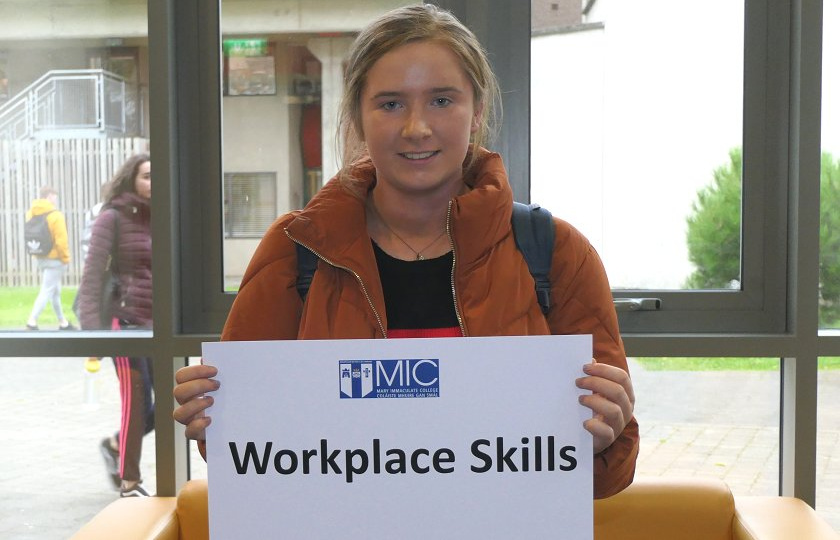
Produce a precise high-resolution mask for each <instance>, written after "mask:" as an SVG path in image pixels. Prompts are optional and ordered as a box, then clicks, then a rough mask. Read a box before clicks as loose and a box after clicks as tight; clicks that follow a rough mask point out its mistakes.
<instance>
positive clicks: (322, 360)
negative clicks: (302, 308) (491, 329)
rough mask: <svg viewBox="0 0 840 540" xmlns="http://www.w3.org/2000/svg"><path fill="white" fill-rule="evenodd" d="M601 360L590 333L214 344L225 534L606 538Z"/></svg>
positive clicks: (218, 480)
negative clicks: (597, 507) (595, 412)
mask: <svg viewBox="0 0 840 540" xmlns="http://www.w3.org/2000/svg"><path fill="white" fill-rule="evenodd" d="M591 347H592V345H591V338H590V336H532V337H494V338H466V339H451V338H443V339H400V340H341V341H284V342H226V343H206V344H204V362H205V363H207V364H211V365H215V366H217V367H218V368H219V376H218V379H219V381H220V382H221V388H220V389H219V390H218V391H217V392H216V393H215V403H214V405H213V407H212V408H211V409H210V410H209V414H210V415H211V416H212V418H213V422H212V424H211V425H210V427H209V428H208V432H207V444H208V446H207V449H208V478H209V486H210V532H211V536H213V537H214V538H226V537H228V536H229V535H230V536H234V535H237V536H242V535H243V534H244V535H245V536H254V537H258V536H260V535H268V536H279V535H288V537H294V538H316V537H327V536H328V535H342V536H343V537H345V538H362V537H369V536H371V535H373V534H390V535H393V534H394V533H395V531H399V536H400V537H401V538H421V537H423V538H425V537H427V536H428V535H429V534H432V533H439V534H441V535H443V537H444V538H447V537H455V536H458V535H459V534H462V535H466V534H469V535H470V537H475V535H477V534H481V533H482V532H483V533H484V534H486V535H488V536H487V537H501V536H503V535H504V534H510V535H513V536H516V537H536V536H537V535H539V536H544V535H547V534H562V535H563V537H566V538H584V539H585V538H591V535H592V441H591V436H590V435H589V434H588V433H587V432H586V431H585V430H584V429H583V426H582V424H583V421H584V420H585V419H586V418H588V417H589V416H590V415H591V411H589V409H586V408H584V407H583V406H581V405H580V404H579V403H578V396H579V395H580V393H581V392H582V391H581V390H579V389H577V388H576V387H575V384H574V383H575V379H576V378H578V377H580V376H582V371H581V367H582V366H583V364H585V363H587V362H589V361H590V359H591V355H592V353H591ZM410 516H413V517H410ZM421 522H422V526H420V525H419V523H421ZM570 531H575V533H574V534H572V535H570V534H569V533H570ZM284 537H285V536H284Z"/></svg>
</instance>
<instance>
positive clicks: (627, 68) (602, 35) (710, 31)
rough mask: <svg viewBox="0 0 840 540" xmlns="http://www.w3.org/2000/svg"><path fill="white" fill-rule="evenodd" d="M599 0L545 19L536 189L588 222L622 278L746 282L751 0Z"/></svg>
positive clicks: (542, 199) (664, 283)
mask: <svg viewBox="0 0 840 540" xmlns="http://www.w3.org/2000/svg"><path fill="white" fill-rule="evenodd" d="M535 4H537V2H533V3H532V5H535ZM554 4H557V5H558V6H564V5H565V4H566V3H564V2H556V3H555V2H551V5H552V6H553V5H554ZM568 4H570V5H577V6H580V5H581V3H580V2H569V3H568ZM585 4H586V5H587V6H589V5H590V4H592V3H585ZM590 7H591V10H590V11H589V12H588V13H583V12H581V13H580V14H579V18H578V19H574V18H571V19H569V20H567V21H566V22H559V23H558V24H554V25H551V24H550V25H547V27H546V28H538V27H537V23H536V22H535V29H534V38H533V39H532V45H531V55H532V64H531V73H532V79H531V110H532V112H533V114H534V118H539V121H538V122H532V123H531V135H532V137H531V141H532V144H531V200H532V201H535V202H538V203H540V204H542V205H544V206H546V207H548V208H550V209H551V210H552V212H553V213H554V214H555V215H557V216H559V217H562V218H564V219H566V220H567V221H569V222H571V223H572V224H573V225H575V226H576V227H578V228H579V229H581V231H582V232H583V233H584V234H585V235H586V236H587V237H588V238H589V239H590V241H591V242H592V243H593V245H594V246H595V247H596V249H598V251H599V253H600V255H601V256H602V258H603V259H604V263H605V265H606V268H607V272H608V274H609V276H610V281H611V284H612V286H613V287H614V288H618V289H625V288H640V289H683V288H716V289H726V288H730V287H736V288H737V287H738V286H739V284H740V279H741V276H740V251H741V250H740V187H741V182H740V180H741V178H740V147H741V138H742V121H743V106H742V99H743V79H744V60H743V57H744V2H731V1H728V0H714V1H711V2H701V3H694V4H691V5H687V4H685V3H679V2H669V1H667V0H650V1H647V2H641V3H640V2H609V3H606V2H596V3H594V4H592V5H591V6H590ZM538 14H539V13H538V11H537V10H535V11H534V15H535V17H536V16H538ZM710 35H714V39H709V36H710ZM718 183H721V184H722V187H720V188H718V187H716V186H717V184H718ZM709 189H711V192H710V193H709V195H708V196H706V197H705V198H702V197H704V196H703V195H702V193H703V190H709ZM695 205H698V209H699V210H701V216H700V218H701V219H700V220H699V221H700V223H699V224H698V225H694V226H692V227H689V219H690V218H691V217H692V216H694V215H695V213H696V211H695ZM690 229H694V230H690ZM689 233H691V236H689ZM721 235H723V236H721ZM692 238H699V240H700V246H699V248H694V250H691V249H690V243H689V240H691V239H692ZM721 246H724V249H725V251H724V253H723V254H721ZM721 263H722V264H721ZM706 274H710V275H711V278H712V279H705V275H706Z"/></svg>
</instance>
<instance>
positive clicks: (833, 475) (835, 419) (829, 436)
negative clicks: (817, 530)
mask: <svg viewBox="0 0 840 540" xmlns="http://www.w3.org/2000/svg"><path fill="white" fill-rule="evenodd" d="M817 379H818V380H817V384H818V386H819V391H818V392H817V399H818V403H817V428H818V432H817V503H816V509H817V513H818V514H820V515H821V516H822V517H823V518H825V519H826V520H827V521H828V522H829V523H830V524H831V526H832V527H834V529H835V530H837V531H840V409H838V408H837V400H836V396H837V395H840V357H826V358H820V359H819V373H818V375H817Z"/></svg>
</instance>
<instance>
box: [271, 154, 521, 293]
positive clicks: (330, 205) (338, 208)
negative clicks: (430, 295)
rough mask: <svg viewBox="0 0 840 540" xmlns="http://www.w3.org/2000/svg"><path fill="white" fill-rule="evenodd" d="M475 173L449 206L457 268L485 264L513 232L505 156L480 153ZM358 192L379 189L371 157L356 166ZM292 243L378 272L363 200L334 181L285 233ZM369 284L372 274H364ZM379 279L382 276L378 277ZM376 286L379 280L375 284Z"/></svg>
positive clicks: (335, 260) (338, 262)
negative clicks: (483, 260)
mask: <svg viewBox="0 0 840 540" xmlns="http://www.w3.org/2000/svg"><path fill="white" fill-rule="evenodd" d="M477 151H478V152H479V155H478V156H477V158H476V163H475V165H474V166H473V168H472V173H471V174H469V175H468V176H465V178H464V183H465V184H466V185H467V186H468V187H469V190H468V191H467V192H465V193H463V194H461V195H458V196H457V197H454V198H453V199H452V201H451V202H450V209H451V210H450V230H451V234H452V239H453V241H454V243H455V249H456V252H455V255H456V258H457V260H458V261H459V264H467V265H469V264H471V263H473V262H475V261H478V260H479V259H481V258H482V257H483V255H484V253H485V252H486V251H487V250H488V249H492V247H493V246H495V245H496V244H497V243H498V242H500V241H501V240H502V239H503V238H504V237H505V236H507V234H509V232H510V216H511V205H512V202H513V192H512V191H511V188H510V184H509V183H508V179H507V173H506V172H505V168H504V164H503V163H502V159H501V156H499V154H496V153H494V152H489V151H487V150H484V149H483V148H478V149H477ZM353 176H354V177H355V178H357V179H358V182H359V183H358V185H359V187H360V190H359V191H360V193H367V192H368V191H370V189H372V188H373V186H374V185H375V184H376V169H375V168H374V167H373V163H372V162H371V161H370V159H369V158H364V159H362V160H360V161H359V162H357V163H356V164H355V165H354V166H353ZM286 230H287V232H288V234H289V235H290V236H291V237H292V239H294V240H297V241H299V242H301V243H302V244H304V245H305V246H306V247H308V248H310V249H311V250H313V251H315V252H316V253H317V254H318V255H320V256H321V257H323V258H325V259H327V260H328V261H329V262H331V263H332V264H334V265H336V266H343V267H347V268H350V269H353V270H354V271H357V272H359V273H360V274H363V273H364V274H370V273H371V272H374V273H375V272H377V270H376V266H375V263H374V264H373V267H372V268H371V261H374V260H375V259H374V255H373V249H372V247H371V244H370V237H369V236H368V234H367V224H366V218H365V201H364V200H363V199H362V198H360V197H358V196H356V195H355V194H353V193H351V192H350V191H349V190H348V189H346V188H345V187H343V186H342V185H341V184H340V183H339V181H338V179H337V178H333V179H332V180H330V181H329V182H328V183H327V184H326V185H324V187H323V188H321V190H320V191H319V192H318V193H317V194H316V195H315V197H313V198H312V200H311V201H310V202H309V204H308V205H307V206H306V208H304V209H303V210H302V211H300V213H298V215H297V216H296V217H295V218H294V219H293V220H292V221H291V222H290V223H289V225H288V226H287V228H286ZM361 277H362V279H364V280H365V281H366V282H367V281H368V280H370V279H371V278H373V277H374V276H373V275H361ZM376 277H377V278H378V274H376ZM376 281H378V279H377V280H376Z"/></svg>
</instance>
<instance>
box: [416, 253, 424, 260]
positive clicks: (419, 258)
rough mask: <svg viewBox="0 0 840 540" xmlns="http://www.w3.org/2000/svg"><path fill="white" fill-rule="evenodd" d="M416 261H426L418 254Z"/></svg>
mask: <svg viewBox="0 0 840 540" xmlns="http://www.w3.org/2000/svg"><path fill="white" fill-rule="evenodd" d="M416 260H418V261H425V260H426V257H424V256H423V255H421V254H420V253H418V254H417V259H416Z"/></svg>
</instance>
